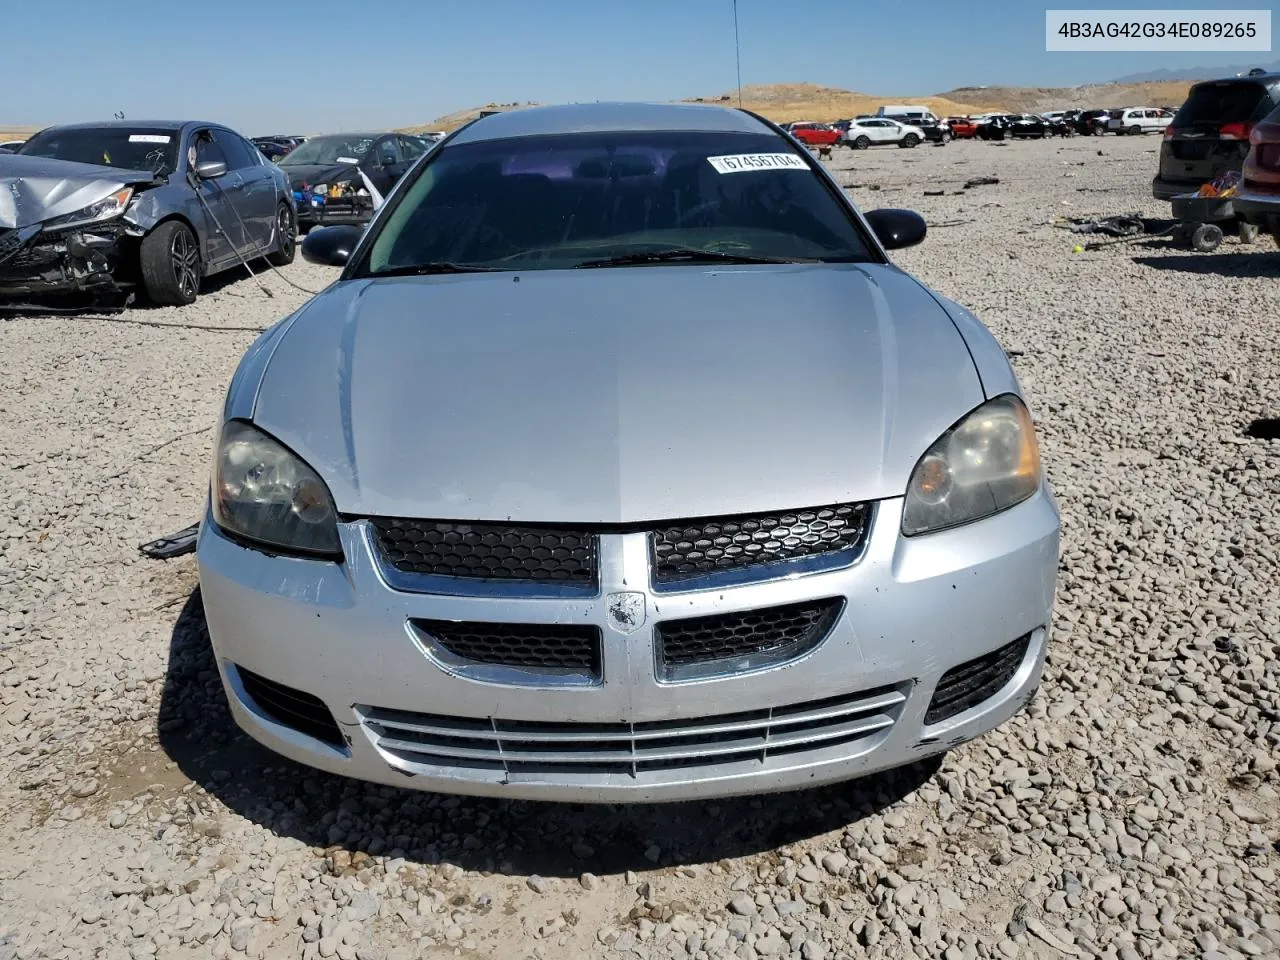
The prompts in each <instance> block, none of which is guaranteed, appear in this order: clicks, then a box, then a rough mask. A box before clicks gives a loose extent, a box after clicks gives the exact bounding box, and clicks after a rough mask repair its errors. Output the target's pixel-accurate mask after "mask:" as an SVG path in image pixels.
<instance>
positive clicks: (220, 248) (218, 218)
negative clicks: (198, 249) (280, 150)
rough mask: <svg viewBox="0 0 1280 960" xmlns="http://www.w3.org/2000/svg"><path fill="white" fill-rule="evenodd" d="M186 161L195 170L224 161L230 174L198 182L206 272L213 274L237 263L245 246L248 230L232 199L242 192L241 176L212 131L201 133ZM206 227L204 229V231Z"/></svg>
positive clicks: (192, 145) (196, 137)
mask: <svg viewBox="0 0 1280 960" xmlns="http://www.w3.org/2000/svg"><path fill="white" fill-rule="evenodd" d="M186 161H187V163H188V165H189V167H190V169H191V170H193V171H194V170H195V168H196V167H197V166H199V165H200V164H202V163H206V162H221V163H225V164H226V165H227V172H226V173H225V174H223V175H222V176H220V177H215V178H213V179H211V180H197V181H196V191H197V194H196V196H197V206H198V207H199V210H200V214H201V217H202V219H203V223H202V224H199V225H197V233H198V234H199V239H200V240H201V241H202V246H203V251H202V252H203V257H204V269H205V273H213V272H214V271H216V270H220V269H222V268H223V267H225V266H227V265H228V264H229V263H231V262H234V260H235V259H236V256H235V253H236V250H237V249H239V248H240V247H241V246H242V245H243V243H244V228H243V227H241V226H240V224H239V223H238V222H237V221H236V211H235V207H234V206H233V205H232V198H233V197H234V196H237V195H238V194H239V191H240V183H241V180H240V176H239V174H237V173H235V172H234V171H232V170H231V163H230V161H229V160H228V159H227V156H226V154H225V153H223V151H222V146H221V145H220V144H219V143H218V142H217V141H215V140H214V137H213V131H212V130H210V129H207V128H205V129H201V130H197V131H196V132H195V133H194V134H193V135H192V138H191V142H190V145H189V146H188V149H187V157H186ZM201 227H203V229H201Z"/></svg>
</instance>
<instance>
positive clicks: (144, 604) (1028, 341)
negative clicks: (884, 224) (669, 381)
mask: <svg viewBox="0 0 1280 960" xmlns="http://www.w3.org/2000/svg"><path fill="white" fill-rule="evenodd" d="M1157 146H1158V140H1157V139H1156V138H1154V137H1140V138H1115V137H1107V138H1101V139H1094V138H1087V139H1085V138H1077V139H1075V140H1070V141H1065V142H1057V141H1047V142H1032V143H1014V144H1010V145H1007V146H995V145H991V144H984V143H957V144H953V145H951V146H949V147H946V148H935V147H930V146H925V147H921V148H919V149H916V150H911V151H905V150H898V149H894V148H887V149H879V150H871V151H866V152H859V153H852V152H849V151H842V152H839V153H837V155H836V157H835V158H834V160H833V161H832V164H833V166H834V167H836V168H837V169H838V170H839V171H840V174H839V175H840V177H841V178H842V179H843V181H844V182H845V183H846V184H848V185H850V189H851V190H852V192H853V194H854V195H855V197H856V199H857V200H858V202H859V203H860V204H861V205H862V206H863V208H864V209H870V208H872V207H875V206H908V207H914V208H916V209H919V210H921V211H922V212H923V213H925V214H926V215H927V217H928V218H929V220H930V221H931V223H933V224H935V225H936V226H935V227H934V229H933V230H932V231H931V233H930V236H929V238H928V239H927V240H926V241H925V243H924V244H923V245H922V246H920V247H918V248H916V249H913V250H908V251H905V252H903V253H901V254H900V255H899V257H898V260H899V262H900V263H901V264H902V266H904V267H905V268H907V269H909V270H912V271H914V272H916V273H917V274H918V275H919V276H921V277H922V278H923V279H924V280H925V281H926V282H927V283H929V284H930V285H932V286H933V287H935V288H936V289H938V290H940V291H941V292H943V293H945V294H947V295H949V296H952V297H954V298H956V299H958V300H959V301H961V302H962V303H964V304H965V305H966V306H969V307H971V308H973V309H974V310H976V311H977V312H978V314H979V315H980V316H981V317H982V318H983V319H984V320H985V321H986V322H987V324H988V325H990V326H991V327H992V329H993V330H994V331H995V333H996V334H997V336H998V337H999V338H1000V340H1001V342H1002V343H1003V344H1004V345H1005V347H1006V349H1007V350H1008V351H1009V352H1010V354H1011V355H1012V356H1013V357H1014V361H1013V362H1014V364H1015V366H1016V368H1017V370H1018V372H1019V374H1020V375H1021V377H1022V380H1023V383H1024V385H1025V387H1026V389H1027V391H1028V394H1029V397H1030V400H1031V403H1032V405H1033V408H1034V411H1035V413H1036V416H1037V419H1038V421H1039V425H1040V429H1041V437H1042V445H1043V450H1044V456H1045V460H1046V463H1047V467H1048V470H1049V473H1050V475H1051V478H1052V481H1053V484H1054V486H1055V488H1056V490H1057V494H1058V496H1059V499H1060V501H1061V506H1062V511H1063V527H1064V543H1063V550H1062V565H1061V566H1062V570H1061V581H1060V588H1059V594H1058V607H1057V618H1056V622H1055V630H1056V633H1055V636H1054V639H1053V646H1052V650H1051V654H1050V664H1049V669H1048V672H1047V676H1046V678H1045V682H1044V685H1043V687H1042V690H1041V693H1040V696H1039V698H1038V699H1037V700H1036V701H1035V702H1034V703H1033V704H1032V705H1031V707H1030V708H1029V709H1028V710H1027V711H1026V712H1025V713H1023V714H1022V715H1020V716H1019V717H1017V718H1016V719H1015V720H1013V721H1012V722H1010V723H1009V724H1008V725H1006V726H1005V727H1004V728H1002V729H1000V730H998V731H996V732H995V733H993V734H991V735H989V736H987V737H985V738H983V739H981V740H979V741H977V742H974V743H971V744H968V745H966V746H964V747H963V748H961V749H958V750H956V751H955V752H953V753H951V754H949V755H948V756H946V758H945V759H944V760H942V761H941V763H934V764H932V765H927V766H925V767H922V768H912V769H909V770H906V771H900V772H898V773H897V774H895V775H892V776H884V777H878V778H874V779H871V780H867V781H862V782H857V783H851V784H847V785H844V786H841V787H838V788H833V789H825V790H820V791H815V792H811V793H804V794H798V795H789V796H778V797H763V798H758V799H749V800H735V801H730V802H723V803H700V804H690V805H680V806H646V807H634V808H619V807H609V808H600V807H562V806H551V805H538V804H531V803H517V802H499V801H487V800H482V801H477V800H469V799H462V798H456V797H442V796H434V795H427V794H420V793H414V792H408V791H401V790H395V789H389V788H384V787H374V786H366V785H364V784H361V783H356V782H352V781H348V780H343V779H339V778H336V777H331V776H328V775H323V774H318V773H314V772H311V771H309V770H306V769H303V768H301V767H298V766H295V765H293V764H291V763H289V762H286V761H282V760H280V759H277V758H275V757H273V756H272V755H270V754H268V753H266V752H265V751H263V750H262V749H259V748H258V747H256V746H255V745H254V744H253V743H251V742H250V741H248V740H247V739H246V738H245V737H244V736H242V735H240V734H239V733H238V732H237V731H236V730H235V729H234V728H233V726H232V725H231V723H230V721H229V719H228V714H227V711H226V707H225V704H224V701H223V696H222V692H221V689H220V687H219V685H218V682H217V678H216V674H215V671H214V666H213V662H212V656H211V653H210V651H209V647H208V638H207V633H206V631H205V629H204V623H203V619H202V616H201V613H200V602H199V594H198V592H196V577H195V566H194V563H193V559H192V558H191V557H189V556H188V557H184V558H181V559H177V560H173V561H168V562H159V561H154V560H148V559H145V558H144V557H142V556H141V555H140V554H139V553H138V550H137V547H138V544H139V543H140V542H141V541H144V540H147V539H150V538H152V537H154V536H158V535H161V534H164V533H166V532H169V531H172V530H174V529H177V528H179V527H182V526H185V525H186V524H188V523H190V522H192V521H193V520H195V519H196V518H197V517H198V515H199V512H200V509H201V503H202V499H203V497H204V489H205V484H206V471H207V466H208V463H209V460H210V446H211V442H212V429H211V428H212V425H213V423H214V421H215V419H216V417H217V414H218V410H219V405H220V403H221V399H222V393H223V390H224V387H225V384H226V383H227V381H228V378H229V377H230V375H231V372H232V370H233V368H234V366H235V363H236V361H237V359H238V357H239V355H240V353H241V352H242V351H243V350H244V348H245V347H247V346H248V344H249V343H250V342H251V340H252V339H253V337H254V333H253V330H255V329H256V328H259V327H262V326H265V325H266V324H269V323H270V322H272V321H273V320H274V319H276V318H278V317H280V316H282V315H284V314H285V313H287V312H289V311H290V310H292V309H294V308H295V307H296V306H298V305H299V304H301V303H302V302H303V300H304V299H305V295H304V294H302V293H299V292H298V291H296V290H293V289H291V288H290V287H288V286H287V285H285V284H284V282H283V281H282V280H281V278H279V277H275V276H267V277H266V278H265V279H264V281H263V282H264V283H265V284H266V285H267V286H268V288H270V289H271V290H272V291H274V293H275V296H274V298H272V299H268V298H267V297H266V296H264V295H263V294H262V292H261V291H260V290H259V289H258V288H257V286H256V285H255V284H254V283H252V282H250V281H247V280H244V279H241V278H234V279H232V280H223V281H221V282H216V283H211V284H208V285H207V291H206V295H205V296H203V297H202V298H201V299H200V301H199V302H198V304H196V305H195V306H193V307H190V308H186V309H155V310H136V311H134V312H132V313H129V314H127V315H125V316H124V317H121V318H119V319H117V320H116V321H113V322H108V321H103V320H100V319H87V318H72V317H67V318H52V319H51V318H40V319H37V318H25V317H20V318H15V319H8V320H4V321H0V422H2V423H3V424H4V426H3V437H4V442H3V444H0V477H2V478H3V482H2V484H0V851H2V853H0V960H12V958H17V957H21V958H36V957H50V958H55V957H56V958H63V957H65V958H79V957H102V958H112V960H114V958H122V960H123V958H132V960H150V958H152V957H155V958H157V960H171V958H185V957H206V956H212V957H219V958H221V957H232V958H235V957H237V956H240V955H242V954H244V955H248V956H250V957H270V958H275V957H284V958H288V957H303V958H307V960H311V958H314V957H317V956H318V957H331V956H338V957H341V958H344V960H350V958H352V957H356V958H359V960H368V958H375V957H381V958H388V960H389V958H392V957H395V958H408V957H446V956H456V957H475V958H480V957H485V958H488V957H499V958H505V957H513V958H525V957H542V958H559V957H579V956H583V957H586V956H603V957H652V958H670V957H691V958H702V957H708V958H712V957H716V958H718V957H728V956H734V957H742V958H751V957H757V956H759V957H775V956H778V957H800V958H802V960H820V958H823V957H829V958H834V957H845V956H862V955H866V956H872V957H903V956H921V957H945V958H946V960H961V958H965V960H968V958H974V957H1001V958H1010V960H1013V958H1017V957H1041V956H1046V957H1061V956H1067V957H1107V958H1124V960H1130V958H1137V957H1153V958H1155V957H1160V958H1182V957H1203V958H1206V960H1208V958H1213V960H1221V958H1224V957H1230V958H1235V957H1258V956H1277V955H1280V895H1278V894H1277V889H1278V888H1277V882H1276V879H1277V870H1280V848H1278V839H1280V794H1278V792H1277V791H1278V788H1280V777H1278V775H1277V772H1276V758H1277V747H1278V746H1280V692H1278V691H1280V645H1278V644H1280V640H1277V636H1278V630H1280V627H1278V621H1280V554H1278V550H1280V547H1278V546H1277V532H1278V531H1280V509H1278V508H1277V498H1280V441H1277V440H1267V439H1260V438H1254V437H1251V436H1250V435H1249V433H1250V432H1251V424H1252V423H1253V422H1254V421H1255V420H1256V419H1258V418H1275V417H1280V399H1278V398H1280V363H1278V360H1280V357H1278V355H1277V350H1276V339H1277V329H1276V324H1277V322H1278V318H1280V283H1277V279H1278V278H1280V253H1277V251H1276V248H1275V246H1274V244H1273V243H1272V242H1271V241H1270V239H1269V238H1263V239H1264V241H1265V242H1259V243H1258V244H1256V245H1254V246H1253V247H1246V246H1241V245H1239V244H1237V243H1236V241H1235V240H1234V239H1231V238H1229V239H1228V240H1227V241H1226V242H1225V243H1224V244H1223V246H1222V247H1221V248H1219V250H1218V251H1217V252H1216V253H1214V254H1208V255H1204V254H1193V253H1191V252H1189V251H1186V250H1182V249H1175V248H1174V247H1173V246H1172V245H1171V243H1170V242H1169V241H1168V240H1167V239H1165V238H1155V239H1143V240H1140V241H1138V242H1136V243H1129V244H1119V245H1113V246H1108V247H1106V248H1103V249H1099V250H1097V251H1092V252H1084V253H1080V254H1074V255H1073V254H1071V253H1070V249H1071V246H1072V244H1073V243H1074V242H1075V241H1076V239H1077V238H1075V237H1073V236H1071V235H1070V234H1068V233H1066V232H1065V231H1062V230H1059V229H1055V228H1054V227H1052V226H1050V225H1048V222H1049V221H1051V220H1052V219H1053V218H1054V217H1058V216H1085V215H1110V214H1120V213H1125V212H1130V211H1140V212H1143V213H1145V214H1146V215H1148V216H1167V215H1168V210H1167V207H1165V206H1164V205H1161V204H1157V203H1155V202H1154V201H1152V200H1150V199H1149V181H1150V177H1151V174H1152V172H1153V169H1154V165H1155V150H1156V148H1157ZM981 176H995V177H998V178H999V179H1000V183H999V184H996V185H987V186H981V187H974V188H973V189H969V190H963V189H962V185H963V183H964V182H965V181H966V180H968V179H970V178H973V177H981ZM876 187H879V189H876ZM938 190H941V191H944V193H943V195H941V196H925V195H924V194H925V191H938ZM286 276H288V277H289V278H290V279H292V280H293V281H294V282H296V283H298V284H301V285H303V286H305V287H309V288H312V289H318V288H319V287H321V286H322V285H323V284H324V283H326V282H327V280H328V278H329V277H330V276H332V274H331V273H330V272H329V271H326V270H322V269H320V268H317V267H313V266H310V265H307V264H304V263H301V262H299V263H297V264H295V265H293V266H292V267H290V268H289V269H288V270H287V271H286ZM1252 432H1254V433H1256V432H1259V430H1258V428H1257V427H1254V428H1253V430H1252Z"/></svg>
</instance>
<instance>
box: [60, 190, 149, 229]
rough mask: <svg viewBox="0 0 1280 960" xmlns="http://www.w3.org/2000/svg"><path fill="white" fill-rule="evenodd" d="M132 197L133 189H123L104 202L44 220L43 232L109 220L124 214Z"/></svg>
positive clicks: (100, 201)
mask: <svg viewBox="0 0 1280 960" xmlns="http://www.w3.org/2000/svg"><path fill="white" fill-rule="evenodd" d="M132 196H133V187H125V188H124V189H123V190H117V191H116V192H115V193H113V194H111V196H109V197H107V198H106V199H104V200H99V201H98V202H97V203H91V204H89V206H87V207H85V208H84V209H82V210H77V211H75V212H74V213H64V214H63V215H62V216H60V217H54V218H53V219H51V220H46V221H45V222H44V224H43V227H44V229H45V230H62V229H65V228H67V227H79V226H83V225H84V224H86V223H97V222H98V221H99V220H110V219H111V218H112V217H118V216H120V214H122V213H124V208H125V207H127V206H128V205H129V198H130V197H132Z"/></svg>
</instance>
